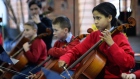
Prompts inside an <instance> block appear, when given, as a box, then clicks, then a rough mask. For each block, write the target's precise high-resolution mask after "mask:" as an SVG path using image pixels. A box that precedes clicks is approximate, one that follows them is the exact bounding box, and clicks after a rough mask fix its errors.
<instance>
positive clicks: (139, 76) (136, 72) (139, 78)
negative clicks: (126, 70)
mask: <svg viewBox="0 0 140 79" xmlns="http://www.w3.org/2000/svg"><path fill="white" fill-rule="evenodd" d="M134 74H135V75H136V79H140V70H137V71H135V72H134Z"/></svg>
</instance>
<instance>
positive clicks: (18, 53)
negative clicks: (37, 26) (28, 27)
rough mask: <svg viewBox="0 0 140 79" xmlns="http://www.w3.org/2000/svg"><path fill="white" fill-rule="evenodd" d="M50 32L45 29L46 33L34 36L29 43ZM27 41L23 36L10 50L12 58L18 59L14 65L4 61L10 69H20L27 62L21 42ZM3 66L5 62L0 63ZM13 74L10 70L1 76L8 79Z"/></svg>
mask: <svg viewBox="0 0 140 79" xmlns="http://www.w3.org/2000/svg"><path fill="white" fill-rule="evenodd" d="M50 34H51V30H50V29H49V28H47V29H46V33H43V34H40V35H38V36H37V37H35V38H34V39H32V40H30V41H29V40H28V42H29V44H32V42H33V41H34V40H35V39H37V38H42V37H44V36H46V35H50ZM25 42H27V41H26V39H25V37H23V38H22V39H21V40H20V42H19V43H18V44H17V46H16V47H15V48H14V49H13V50H12V51H11V52H10V54H9V55H10V56H11V57H12V58H15V59H18V60H19V61H18V62H17V63H16V64H14V65H8V64H7V63H6V65H7V66H6V67H8V68H9V69H12V70H15V71H18V72H19V71H21V70H22V69H23V68H24V67H25V65H26V64H27V63H28V59H27V58H26V56H25V55H24V50H23V46H22V45H23V44H24V43H25ZM2 66H4V67H5V63H3V64H2V65H1V67H2ZM13 75H14V74H13V73H10V72H4V73H3V75H2V76H1V78H4V79H10V78H11V77H12V76H13Z"/></svg>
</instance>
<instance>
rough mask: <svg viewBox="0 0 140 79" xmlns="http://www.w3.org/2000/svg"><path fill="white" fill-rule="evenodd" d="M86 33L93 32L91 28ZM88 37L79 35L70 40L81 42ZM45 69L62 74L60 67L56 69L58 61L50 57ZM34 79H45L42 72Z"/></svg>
mask: <svg viewBox="0 0 140 79" xmlns="http://www.w3.org/2000/svg"><path fill="white" fill-rule="evenodd" d="M87 32H88V33H91V32H93V30H92V29H91V28H89V29H88V30H87ZM88 35H89V34H81V35H79V36H76V37H75V38H74V39H72V41H73V40H75V39H79V40H82V39H83V38H85V37H86V36H88ZM72 41H71V42H72ZM68 44H69V43H68ZM68 44H66V45H63V46H67V45H68ZM45 68H46V69H49V70H52V71H55V72H57V73H59V74H60V73H62V72H63V69H62V68H60V67H58V59H56V58H52V57H51V58H50V60H49V62H47V65H46V66H45ZM34 79H46V78H45V75H44V73H43V72H42V71H40V72H39V73H37V74H36V76H35V77H34Z"/></svg>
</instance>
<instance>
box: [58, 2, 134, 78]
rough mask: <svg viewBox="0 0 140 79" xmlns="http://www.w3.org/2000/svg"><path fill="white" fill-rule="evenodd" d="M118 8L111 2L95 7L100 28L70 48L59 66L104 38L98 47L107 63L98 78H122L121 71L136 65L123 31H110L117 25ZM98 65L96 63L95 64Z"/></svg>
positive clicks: (60, 60) (96, 21)
mask: <svg viewBox="0 0 140 79" xmlns="http://www.w3.org/2000/svg"><path fill="white" fill-rule="evenodd" d="M116 13H117V12H116V8H115V6H114V5H113V4H111V3H109V2H103V3H100V4H99V5H97V6H96V7H94V8H93V10H92V14H93V18H94V22H95V25H96V26H97V28H98V29H99V30H98V31H95V32H92V33H91V34H90V35H88V36H87V38H86V39H85V40H84V41H83V42H81V43H80V44H78V45H76V46H75V47H74V48H72V49H71V50H69V51H68V52H67V53H66V54H65V55H63V56H61V57H60V59H59V66H60V67H63V66H66V65H68V66H69V65H70V64H72V63H73V62H74V61H75V60H76V59H77V58H78V57H80V56H81V55H83V54H84V53H85V52H86V51H87V50H88V49H90V48H91V47H92V46H93V45H94V44H95V43H96V42H97V41H99V40H100V39H103V40H104V41H105V42H104V43H103V44H101V45H100V46H99V47H98V51H100V52H102V53H103V54H104V55H105V57H106V59H107V63H106V65H105V67H104V68H103V70H102V71H101V72H100V73H99V74H98V76H97V77H96V78H97V79H106V78H107V79H110V78H118V79H120V78H121V73H123V72H129V70H130V69H131V68H133V67H134V65H135V63H134V52H133V50H132V48H131V46H130V44H129V42H128V40H127V38H126V36H124V34H123V33H121V32H119V31H117V32H115V33H114V34H113V35H111V33H110V32H109V30H110V29H111V27H115V26H116V25H117V21H116V19H115V16H116ZM95 65H96V64H95Z"/></svg>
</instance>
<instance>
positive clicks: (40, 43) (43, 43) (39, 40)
mask: <svg viewBox="0 0 140 79" xmlns="http://www.w3.org/2000/svg"><path fill="white" fill-rule="evenodd" d="M34 44H38V45H45V42H44V41H43V40H42V39H41V38H36V39H35V40H34Z"/></svg>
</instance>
